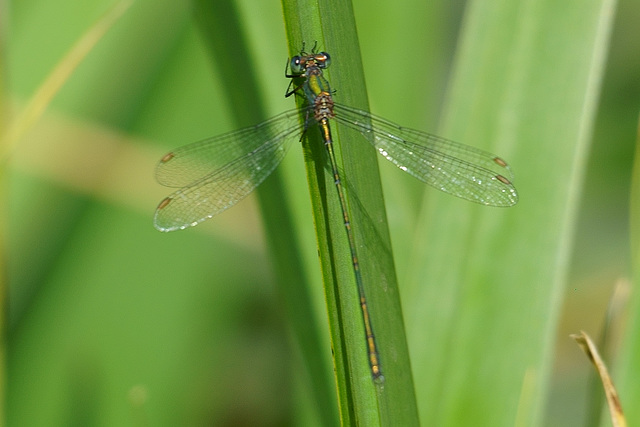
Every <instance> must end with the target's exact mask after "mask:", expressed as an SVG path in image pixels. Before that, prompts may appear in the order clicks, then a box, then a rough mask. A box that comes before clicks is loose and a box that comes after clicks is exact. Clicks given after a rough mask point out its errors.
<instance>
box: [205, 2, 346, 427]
mask: <svg viewBox="0 0 640 427" xmlns="http://www.w3.org/2000/svg"><path fill="white" fill-rule="evenodd" d="M194 16H195V17H196V18H197V20H198V22H199V24H200V28H201V30H202V33H203V35H204V37H205V40H206V42H207V45H208V46H209V49H210V52H211V55H212V57H213V58H212V59H213V61H212V62H213V63H214V64H217V66H218V71H219V74H220V75H221V76H222V78H223V79H225V80H227V81H229V82H232V81H234V80H235V78H236V77H235V76H237V73H238V70H243V73H242V75H243V77H242V83H241V84H228V85H225V86H224V88H225V92H226V93H225V95H226V98H227V100H228V103H229V105H230V106H232V111H233V115H234V117H235V119H236V121H237V123H238V127H241V126H247V125H250V124H255V123H259V122H261V121H262V120H264V119H266V115H265V112H264V107H263V103H262V101H261V99H260V95H259V94H260V93H261V91H260V90H259V85H258V76H259V73H260V72H261V70H260V64H256V61H255V60H254V56H253V55H252V54H251V53H250V52H249V48H248V46H247V43H246V42H245V40H244V35H243V33H242V32H241V29H242V25H241V21H240V17H239V16H238V11H237V10H236V7H235V4H234V2H232V1H227V2H218V3H216V4H215V5H214V4H212V3H211V2H208V1H198V2H196V9H195V11H194ZM284 81H285V79H283V82H284ZM257 193H258V199H259V201H260V206H261V211H262V218H263V221H264V224H265V230H266V233H267V240H268V243H269V247H270V253H271V259H272V261H273V263H274V268H275V270H276V275H277V278H278V280H277V281H276V283H277V285H278V287H279V291H280V294H281V295H282V297H283V301H284V305H285V309H286V310H287V315H288V318H289V321H290V324H291V326H292V329H293V330H294V333H295V336H296V339H297V340H298V342H299V345H300V349H301V352H302V354H303V356H304V359H305V362H306V368H307V372H308V375H309V378H310V379H311V381H310V384H309V390H311V391H312V393H313V401H314V402H315V405H316V412H317V417H318V419H319V420H321V424H322V425H333V424H334V422H335V417H336V416H337V408H336V406H335V405H336V403H335V402H336V401H335V397H334V393H333V385H332V384H331V382H330V377H329V376H328V375H326V370H325V369H324V368H325V364H324V357H323V353H324V351H323V350H324V346H322V339H321V338H320V337H321V334H320V332H319V330H318V327H319V326H318V325H317V323H316V321H315V318H314V316H313V315H310V313H312V312H313V307H312V302H311V297H310V295H309V291H308V290H309V287H310V286H311V285H310V284H309V283H308V281H307V280H306V277H307V276H306V273H305V271H304V263H303V260H302V259H301V254H302V251H301V250H300V248H299V241H298V238H297V236H296V233H295V227H294V225H293V219H292V216H293V214H292V213H291V208H290V206H289V204H288V201H287V199H286V198H285V190H284V185H283V182H282V174H281V173H280V171H279V170H275V171H274V172H273V173H272V175H271V176H270V177H269V179H267V180H266V181H265V182H264V183H263V184H262V185H261V186H260V188H259V189H258V192H257Z"/></svg>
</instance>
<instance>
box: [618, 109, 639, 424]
mask: <svg viewBox="0 0 640 427" xmlns="http://www.w3.org/2000/svg"><path fill="white" fill-rule="evenodd" d="M629 217H630V226H631V234H630V236H629V238H630V247H631V264H632V265H631V267H632V271H633V276H632V285H631V288H632V290H633V291H632V292H631V299H630V301H629V304H628V305H629V313H630V318H629V320H628V322H627V324H626V325H625V328H626V333H625V348H624V352H623V354H622V357H621V360H620V367H619V369H617V370H616V373H617V374H618V376H617V377H616V378H618V377H619V378H620V379H619V380H618V379H616V383H617V384H619V387H620V388H619V389H618V390H619V394H620V399H621V401H622V407H623V409H624V413H625V416H626V418H627V422H628V424H629V425H630V426H632V425H637V424H638V423H639V422H640V408H638V405H636V404H635V402H638V401H639V400H640V384H639V383H638V380H637V379H638V376H639V375H640V373H639V372H638V367H640V337H639V336H638V328H639V327H640V292H637V290H638V289H639V286H640V121H639V122H638V134H637V139H636V152H635V156H634V163H633V172H632V177H631V206H630V215H629Z"/></svg>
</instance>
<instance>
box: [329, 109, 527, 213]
mask: <svg viewBox="0 0 640 427" xmlns="http://www.w3.org/2000/svg"><path fill="white" fill-rule="evenodd" d="M334 111H335V114H336V116H335V120H337V121H338V122H339V123H341V124H342V125H345V126H347V127H349V128H351V129H355V130H357V131H358V132H360V133H361V134H362V135H364V137H365V138H366V139H367V141H369V143H370V144H371V145H373V146H374V147H375V148H376V150H378V152H379V153H380V154H382V155H383V156H384V157H385V158H386V159H387V160H389V161H390V162H392V163H393V164H394V165H396V166H397V167H398V168H400V169H402V170H403V171H405V172H407V173H409V174H411V175H412V176H414V177H416V178H418V179H419V180H421V181H422V182H424V183H426V184H429V185H431V186H433V187H435V188H437V189H439V190H442V191H444V192H445V193H449V194H452V195H454V196H457V197H461V198H463V199H466V200H470V201H473V202H476V203H480V204H483V205H490V206H512V205H515V204H516V203H517V201H518V194H517V192H516V190H515V188H514V187H513V184H511V180H512V179H513V174H512V173H511V170H510V168H509V166H508V165H507V164H506V162H504V160H502V159H500V158H499V157H497V156H495V155H493V154H491V153H488V152H486V151H482V150H479V149H477V148H473V147H469V146H467V145H463V144H460V143H457V142H454V141H450V140H447V139H444V138H440V137H437V136H435V135H431V134H428V133H425V132H420V131H418V130H414V129H409V128H404V127H401V126H398V125H396V124H395V123H392V122H389V121H388V120H385V119H383V118H380V117H377V116H374V115H371V114H369V113H367V112H365V111H362V110H358V109H355V108H351V107H346V106H344V105H335V107H334Z"/></svg>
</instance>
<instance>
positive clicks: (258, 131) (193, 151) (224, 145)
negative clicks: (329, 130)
mask: <svg viewBox="0 0 640 427" xmlns="http://www.w3.org/2000/svg"><path fill="white" fill-rule="evenodd" d="M298 114H299V113H298V111H297V110H292V111H288V112H285V113H282V114H280V115H278V116H276V117H274V118H272V119H270V120H267V121H266V122H263V123H261V124H259V125H256V126H253V127H250V128H245V129H240V130H238V131H235V132H231V133H227V134H224V135H220V136H218V137H215V138H211V139H207V140H204V141H200V142H196V143H194V144H191V145H187V146H184V147H182V148H179V149H177V150H175V151H173V152H171V153H169V154H167V155H166V156H165V157H163V159H162V160H161V161H160V163H159V164H158V167H157V168H156V178H157V179H158V181H159V182H160V183H161V184H164V185H167V186H181V187H183V188H181V189H180V190H178V191H176V192H174V193H173V194H171V195H170V196H169V197H167V198H165V199H164V200H163V201H162V202H160V204H159V205H158V208H157V209H156V214H155V218H154V223H155V226H156V228H157V229H159V230H161V231H173V230H179V229H184V228H187V227H190V226H193V225H196V224H198V223H200V222H202V221H204V220H205V219H207V218H211V217H213V216H215V215H217V214H219V213H220V212H222V211H224V210H226V209H228V208H230V207H231V206H233V205H234V204H236V203H237V202H239V201H240V200H242V199H243V198H244V197H246V196H247V195H248V194H249V193H251V191H253V190H254V189H255V188H256V187H257V186H258V185H260V183H262V182H263V181H264V180H265V179H266V178H267V177H268V176H269V175H270V174H271V172H273V170H274V169H275V168H276V167H277V166H278V164H280V162H281V161H282V159H283V158H284V156H285V155H286V152H287V150H288V148H289V147H290V146H291V142H292V141H294V140H296V139H298V138H299V136H300V134H301V132H302V128H303V126H302V124H301V123H300V121H299V115H298Z"/></svg>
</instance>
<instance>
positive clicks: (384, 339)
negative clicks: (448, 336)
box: [283, 1, 418, 426]
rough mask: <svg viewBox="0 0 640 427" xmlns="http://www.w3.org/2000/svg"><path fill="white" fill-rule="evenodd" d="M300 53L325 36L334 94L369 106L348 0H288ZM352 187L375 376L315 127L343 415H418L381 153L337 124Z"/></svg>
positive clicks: (375, 420) (309, 154) (319, 213)
mask: <svg viewBox="0 0 640 427" xmlns="http://www.w3.org/2000/svg"><path fill="white" fill-rule="evenodd" d="M283 7H284V11H285V20H286V24H287V33H288V36H289V46H290V51H291V52H292V54H295V53H297V52H298V51H299V49H300V47H301V46H302V44H303V42H306V45H305V46H306V49H309V50H310V49H311V47H312V46H313V45H314V44H315V42H316V41H317V44H318V49H320V50H323V51H327V52H329V54H330V55H331V57H332V61H333V62H332V65H331V67H330V68H329V69H327V71H326V74H327V77H328V78H329V80H330V82H331V84H332V88H333V89H334V90H335V91H336V92H335V96H334V99H335V100H336V102H340V103H343V104H346V105H349V106H354V107H357V108H361V109H367V106H368V102H367V96H366V91H365V88H364V76H363V69H362V63H361V60H360V52H359V46H358V41H357V36H356V32H355V22H354V17H353V10H352V8H351V3H350V2H349V1H338V2H335V1H334V2H328V1H320V2H303V1H299V2H295V1H285V2H283ZM333 127H334V128H335V129H334V130H333V136H334V145H335V147H336V151H337V155H338V159H339V160H338V161H339V163H340V169H341V172H343V174H344V177H343V179H342V180H343V183H346V184H347V185H346V187H347V199H348V204H349V207H350V212H349V214H350V220H351V227H352V229H353V230H354V234H355V239H356V246H357V252H358V259H359V261H360V265H361V269H362V275H363V282H364V287H365V294H366V297H367V305H368V307H369V311H370V313H371V321H372V328H373V331H374V333H375V336H376V342H377V345H378V350H379V353H380V358H381V364H382V371H383V375H384V381H383V382H376V383H374V381H372V374H371V371H370V367H369V363H368V358H367V351H366V349H367V347H366V342H365V333H364V326H363V321H362V314H361V312H360V303H359V298H358V292H357V285H356V282H355V278H354V271H353V265H352V262H351V255H350V253H349V246H348V242H347V238H346V233H345V225H344V219H343V218H342V214H341V212H340V206H339V202H338V197H337V195H336V193H335V184H334V178H333V177H332V176H331V174H330V173H328V171H327V168H326V162H327V156H326V154H325V148H324V146H323V143H322V140H321V139H320V138H319V136H318V134H317V132H315V131H313V130H310V131H309V135H310V136H309V138H308V142H307V143H306V144H305V154H306V156H305V159H306V160H307V171H308V179H309V184H310V190H311V196H312V205H313V207H314V217H315V223H316V232H317V234H318V245H319V252H320V260H321V263H322V271H323V277H324V284H325V292H326V299H327V304H328V307H329V308H328V310H329V319H330V327H331V336H332V345H333V353H334V360H335V368H336V378H337V383H338V396H339V402H340V408H341V411H340V414H341V417H342V419H341V422H342V424H343V425H356V424H361V425H389V424H390V423H393V424H397V425H403V426H410V425H417V424H418V418H417V411H416V405H415V395H414V387H413V381H412V377H411V368H410V363H409V358H408V350H407V345H406V340H405V333H404V324H403V318H402V312H401V309H400V300H399V296H398V291H397V284H396V274H395V269H394V266H393V259H392V255H391V250H390V243H389V235H388V230H387V226H386V213H385V210H384V204H383V198H382V192H381V186H380V178H379V175H378V169H377V159H376V153H375V151H374V150H373V149H372V148H371V146H369V145H368V143H367V142H366V141H364V140H363V139H362V136H360V135H358V134H357V133H353V132H348V131H347V130H346V129H340V128H339V127H337V126H333Z"/></svg>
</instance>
